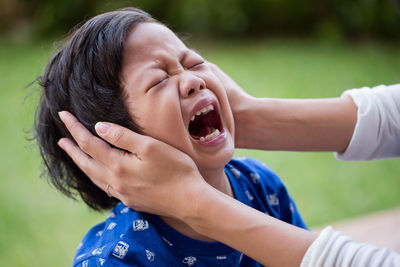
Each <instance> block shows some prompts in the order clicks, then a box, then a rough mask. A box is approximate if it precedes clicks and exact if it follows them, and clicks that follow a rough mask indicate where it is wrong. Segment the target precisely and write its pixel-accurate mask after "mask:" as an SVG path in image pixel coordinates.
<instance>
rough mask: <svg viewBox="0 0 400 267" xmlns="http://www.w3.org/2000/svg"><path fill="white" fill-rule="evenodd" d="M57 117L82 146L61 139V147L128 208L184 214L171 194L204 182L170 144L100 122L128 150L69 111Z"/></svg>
mask: <svg viewBox="0 0 400 267" xmlns="http://www.w3.org/2000/svg"><path fill="white" fill-rule="evenodd" d="M59 115H60V118H61V120H62V121H63V122H64V124H65V125H66V127H67V129H68V130H69V131H70V133H71V135H72V136H73V138H74V139H75V141H76V142H77V144H78V146H77V145H76V144H75V143H73V142H72V141H71V140H69V139H67V138H62V139H61V140H60V141H59V143H58V144H59V146H60V147H61V148H62V149H63V150H64V151H65V152H66V153H67V154H68V155H69V156H70V157H71V158H72V159H73V161H74V162H75V163H76V164H77V165H78V166H79V168H81V169H82V171H83V172H85V173H86V175H87V176H88V177H89V178H90V179H91V180H92V181H93V183H95V184H96V185H97V186H98V187H100V188H101V189H103V190H104V191H105V192H108V193H110V194H111V195H113V196H114V197H115V198H118V199H119V200H121V201H122V202H124V204H125V205H127V206H130V207H132V208H134V209H136V210H140V211H145V212H151V213H155V214H159V215H168V216H180V212H182V211H180V210H177V209H178V206H179V205H178V204H175V203H172V204H171V202H172V201H178V199H179V197H176V198H174V199H171V197H170V194H171V192H176V193H177V194H179V193H181V194H185V192H187V191H188V190H187V189H189V187H191V188H195V187H199V185H201V184H204V180H203V179H201V175H200V173H199V172H198V170H197V167H196V165H195V164H194V162H193V161H192V159H191V158H190V157H189V156H187V155H186V154H184V153H183V152H181V151H179V150H177V149H175V148H174V147H172V146H170V145H168V144H165V143H163V142H161V141H158V140H156V139H154V138H151V137H149V136H144V135H140V134H137V133H135V132H133V131H130V130H129V129H127V128H124V127H122V126H119V125H116V124H113V123H108V122H107V123H104V122H99V123H97V124H96V127H95V129H96V132H97V133H98V135H99V136H101V138H103V139H104V140H106V141H107V142H109V143H110V144H112V145H114V146H116V147H118V148H121V149H124V150H125V151H128V152H130V153H126V152H124V151H122V150H119V149H115V148H112V147H111V146H110V145H108V144H107V143H106V142H104V140H102V139H100V138H98V137H96V136H93V135H92V134H91V133H90V132H89V131H88V130H87V129H86V128H85V127H84V126H83V125H82V124H81V123H80V122H79V121H78V120H77V119H76V118H75V117H74V116H73V115H72V114H71V113H69V112H66V111H62V112H60V113H59ZM108 185H109V186H108ZM178 187H183V188H184V189H181V190H177V188H178Z"/></svg>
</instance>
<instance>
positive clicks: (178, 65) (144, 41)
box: [121, 23, 234, 171]
mask: <svg viewBox="0 0 400 267" xmlns="http://www.w3.org/2000/svg"><path fill="white" fill-rule="evenodd" d="M121 82H122V87H123V88H124V92H125V93H126V95H127V98H126V103H127V107H128V110H129V112H130V114H131V115H132V116H133V119H134V120H135V121H136V122H137V124H138V125H140V126H141V127H142V128H143V130H144V132H145V134H147V135H149V136H152V137H154V138H156V139H158V140H161V141H163V142H165V143H167V144H170V145H172V146H174V147H176V148H177V149H179V150H181V151H183V152H185V153H186V154H188V155H189V156H190V157H191V158H192V159H193V160H194V162H195V163H196V164H197V166H198V168H199V169H200V171H201V170H202V169H204V168H206V169H217V168H221V167H223V166H224V165H225V164H226V163H227V162H228V161H229V160H230V159H231V158H232V155H233V149H234V142H233V140H234V122H233V116H232V112H231V109H230V106H229V103H228V98H227V96H226V93H225V89H224V87H223V85H222V84H221V82H220V80H219V79H218V78H217V77H216V76H215V75H214V73H213V72H212V71H211V69H210V67H209V66H208V64H207V63H206V62H204V59H203V58H202V57H201V56H199V55H198V54H197V53H195V52H194V51H192V50H190V49H188V48H187V47H186V46H185V45H184V44H183V43H182V42H181V41H180V40H179V39H178V38H177V37H176V35H175V34H174V33H173V32H172V31H171V30H169V29H168V28H167V27H165V26H163V25H160V24H157V23H140V24H138V25H137V26H136V27H135V28H134V30H133V31H132V32H131V33H130V34H129V35H128V37H127V40H126V43H125V49H124V56H123V62H122V71H121Z"/></svg>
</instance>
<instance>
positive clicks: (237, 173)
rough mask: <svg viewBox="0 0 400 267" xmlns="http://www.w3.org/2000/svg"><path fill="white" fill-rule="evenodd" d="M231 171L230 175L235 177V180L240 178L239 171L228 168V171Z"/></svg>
mask: <svg viewBox="0 0 400 267" xmlns="http://www.w3.org/2000/svg"><path fill="white" fill-rule="evenodd" d="M229 170H230V171H231V173H232V174H233V176H235V178H236V179H239V178H240V171H239V170H237V169H235V168H230V169H229Z"/></svg>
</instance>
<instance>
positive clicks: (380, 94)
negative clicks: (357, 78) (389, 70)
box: [335, 84, 400, 160]
mask: <svg viewBox="0 0 400 267" xmlns="http://www.w3.org/2000/svg"><path fill="white" fill-rule="evenodd" d="M345 95H350V96H351V97H352V98H353V101H354V103H355V104H356V106H357V107H358V113H357V123H356V126H355V129H354V133H353V136H352V139H351V141H350V144H349V146H348V147H347V149H346V151H345V152H344V153H342V154H339V153H335V156H336V158H338V159H340V160H371V159H382V158H391V157H399V156H400V84H396V85H391V86H384V85H380V86H377V87H374V88H372V89H371V88H368V87H364V88H361V89H351V90H347V91H345V92H344V93H343V95H342V96H345Z"/></svg>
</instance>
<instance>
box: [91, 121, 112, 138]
mask: <svg viewBox="0 0 400 267" xmlns="http://www.w3.org/2000/svg"><path fill="white" fill-rule="evenodd" d="M94 128H95V129H96V132H97V133H98V134H100V135H101V134H106V133H107V131H108V129H109V128H110V125H109V124H108V123H106V122H98V123H96V125H95V126H94Z"/></svg>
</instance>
